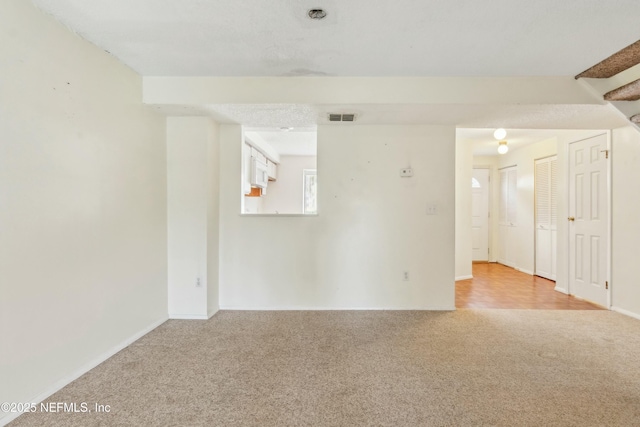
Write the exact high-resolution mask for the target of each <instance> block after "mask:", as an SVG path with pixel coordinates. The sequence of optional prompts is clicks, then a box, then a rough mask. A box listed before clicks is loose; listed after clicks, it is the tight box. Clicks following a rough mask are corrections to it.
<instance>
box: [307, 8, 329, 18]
mask: <svg viewBox="0 0 640 427" xmlns="http://www.w3.org/2000/svg"><path fill="white" fill-rule="evenodd" d="M307 15H309V18H311V19H323V18H324V17H325V16H327V12H326V11H325V10H324V9H309V12H307Z"/></svg>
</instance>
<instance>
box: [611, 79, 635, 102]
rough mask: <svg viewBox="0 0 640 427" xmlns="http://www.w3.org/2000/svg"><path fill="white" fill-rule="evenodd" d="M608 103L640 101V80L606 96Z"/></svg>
mask: <svg viewBox="0 0 640 427" xmlns="http://www.w3.org/2000/svg"><path fill="white" fill-rule="evenodd" d="M604 99H605V100H607V101H637V100H638V99H640V79H638V80H635V81H633V82H631V83H627V84H626V85H624V86H620V87H619V88H617V89H614V90H612V91H609V92H607V93H605V94H604Z"/></svg>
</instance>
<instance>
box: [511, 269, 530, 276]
mask: <svg viewBox="0 0 640 427" xmlns="http://www.w3.org/2000/svg"><path fill="white" fill-rule="evenodd" d="M515 270H518V271H519V272H521V273H524V274H528V275H529V276H533V271H529V270H525V269H524V268H518V267H515Z"/></svg>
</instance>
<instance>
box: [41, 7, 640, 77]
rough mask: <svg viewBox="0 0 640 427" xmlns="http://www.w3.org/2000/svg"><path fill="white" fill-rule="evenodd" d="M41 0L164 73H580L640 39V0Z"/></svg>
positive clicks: (145, 71)
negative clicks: (319, 16) (318, 13)
mask: <svg viewBox="0 0 640 427" xmlns="http://www.w3.org/2000/svg"><path fill="white" fill-rule="evenodd" d="M33 1H34V3H35V4H36V5H37V6H38V7H40V8H42V9H43V10H45V11H46V12H48V13H51V14H52V15H53V16H55V17H56V18H57V19H58V20H60V21H62V22H63V23H65V24H66V25H68V26H69V27H70V28H71V29H72V30H73V31H75V32H77V33H78V34H80V35H81V36H82V37H84V38H86V39H87V40H89V41H91V42H93V43H94V44H96V45H97V46H99V47H101V48H102V49H105V50H107V51H109V52H111V53H112V54H113V55H115V56H116V57H117V58H119V59H120V60H121V61H122V62H124V63H126V64H128V65H129V66H130V67H132V68H133V69H134V70H136V71H137V72H139V73H140V74H142V75H162V76H196V75H209V76H289V75H330V76H333V75H340V76H409V75H411V76H524V75H539V76H550V75H564V76H568V75H571V76H573V75H576V74H577V73H579V72H581V71H583V70H585V69H587V68H589V67H590V66H592V65H593V64H595V63H597V62H599V61H600V60H602V59H603V58H606V57H607V56H609V55H611V54H612V53H613V52H616V51H618V50H620V49H621V48H624V47H625V46H627V45H629V44H631V43H633V42H635V41H636V40H637V39H638V16H640V2H639V1H637V0H616V1H609V2H606V1H601V0H566V1H562V2H559V1H557V0H537V1H530V2H521V1H513V0H485V1H478V0H475V1H473V0H448V1H433V0H427V1H425V0H396V1H377V2H372V1H371V0H349V1H342V2H339V1H337V0H321V1H316V0H314V1H310V0H273V1H268V2H267V1H264V0H241V1H238V0H186V1H176V0H91V1H87V0H33ZM314 7H322V8H324V9H326V11H327V13H328V15H327V17H326V18H325V19H324V20H322V21H313V20H311V19H309V18H308V17H307V15H306V12H307V10H308V9H310V8H314Z"/></svg>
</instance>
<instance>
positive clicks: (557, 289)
mask: <svg viewBox="0 0 640 427" xmlns="http://www.w3.org/2000/svg"><path fill="white" fill-rule="evenodd" d="M553 289H554V290H555V291H558V292H561V293H563V294H566V295H569V291H568V290H566V289H565V288H559V287H557V286H556V287H555V288H553Z"/></svg>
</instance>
